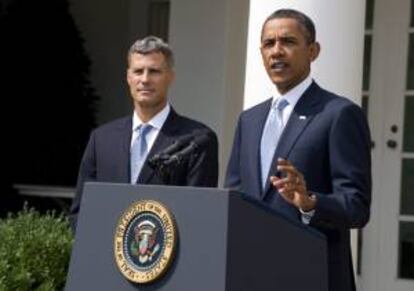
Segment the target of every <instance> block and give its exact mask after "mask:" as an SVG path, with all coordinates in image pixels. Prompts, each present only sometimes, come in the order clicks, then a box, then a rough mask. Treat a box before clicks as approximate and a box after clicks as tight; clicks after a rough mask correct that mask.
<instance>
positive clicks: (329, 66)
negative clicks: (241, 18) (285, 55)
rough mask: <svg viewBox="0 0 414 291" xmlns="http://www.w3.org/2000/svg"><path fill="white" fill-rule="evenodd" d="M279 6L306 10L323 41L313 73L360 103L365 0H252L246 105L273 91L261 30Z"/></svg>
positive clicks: (260, 99) (321, 82) (323, 85)
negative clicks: (264, 61) (265, 62)
mask: <svg viewBox="0 0 414 291" xmlns="http://www.w3.org/2000/svg"><path fill="white" fill-rule="evenodd" d="M280 8H293V9H297V10H299V11H302V12H304V13H305V14H307V15H308V16H310V18H311V19H312V20H313V21H314V23H315V26H316V38H317V41H319V42H320V44H321V53H320V55H319V58H318V59H317V60H316V61H315V62H314V63H313V66H312V76H313V77H314V79H315V80H316V81H317V82H318V84H319V85H321V86H322V87H324V88H325V89H328V90H330V91H333V92H335V93H337V94H340V95H343V96H345V97H348V98H350V99H352V100H354V101H355V102H356V103H360V99H361V87H362V59H363V46H364V20H365V1H361V0H338V1H328V0H312V1H309V0H265V1H264V0H251V1H250V13H249V28H248V29H249V35H248V43H247V65H246V81H245V88H244V108H249V107H251V106H253V105H255V104H257V103H259V102H261V101H263V100H265V99H267V98H268V97H269V96H270V95H271V93H270V92H271V91H270V90H271V88H272V86H273V84H272V83H271V82H270V81H269V78H268V76H267V75H266V72H265V70H264V68H263V63H262V58H261V56H260V51H259V45H260V31H261V28H262V24H263V22H264V20H265V19H266V17H267V16H268V15H270V14H271V13H272V12H273V11H275V10H277V9H280Z"/></svg>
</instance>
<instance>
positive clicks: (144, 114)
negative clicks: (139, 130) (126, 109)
mask: <svg viewBox="0 0 414 291" xmlns="http://www.w3.org/2000/svg"><path fill="white" fill-rule="evenodd" d="M166 105H167V102H165V103H163V104H161V105H160V106H156V107H155V106H151V107H142V106H137V105H136V106H135V112H136V113H137V115H138V117H139V119H141V121H142V122H143V123H147V122H148V121H150V120H151V119H152V118H153V117H154V116H155V115H157V114H158V113H159V112H160V111H161V110H163V109H164V108H165V106H166Z"/></svg>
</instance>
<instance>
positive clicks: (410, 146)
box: [403, 96, 414, 152]
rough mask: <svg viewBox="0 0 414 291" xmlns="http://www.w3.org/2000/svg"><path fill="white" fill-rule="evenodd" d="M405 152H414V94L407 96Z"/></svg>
mask: <svg viewBox="0 0 414 291" xmlns="http://www.w3.org/2000/svg"><path fill="white" fill-rule="evenodd" d="M403 138H404V143H403V150H404V152H414V96H406V97H405V110H404V137H403Z"/></svg>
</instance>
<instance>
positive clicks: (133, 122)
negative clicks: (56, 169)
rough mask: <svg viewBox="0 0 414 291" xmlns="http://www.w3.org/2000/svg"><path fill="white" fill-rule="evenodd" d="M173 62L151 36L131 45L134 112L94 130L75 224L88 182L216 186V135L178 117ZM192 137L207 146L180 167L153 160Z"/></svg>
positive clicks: (169, 53)
mask: <svg viewBox="0 0 414 291" xmlns="http://www.w3.org/2000/svg"><path fill="white" fill-rule="evenodd" d="M173 63H174V61H173V53H172V51H171V49H170V48H169V46H168V45H167V44H166V43H165V42H163V41H162V40H161V39H159V38H157V37H153V36H150V37H146V38H144V39H142V40H138V41H136V42H135V43H134V44H133V45H132V46H131V48H130V50H129V52H128V69H127V81H128V85H129V89H130V93H131V96H132V99H133V104H134V113H133V114H131V116H127V117H124V118H120V119H117V120H115V121H112V122H109V123H107V124H104V125H102V126H100V127H99V128H97V129H95V130H94V131H93V132H92V134H91V137H90V140H89V143H88V145H87V147H86V150H85V153H84V155H83V158H82V162H81V165H80V170H79V177H78V183H77V193H76V197H75V199H74V200H73V204H72V208H71V218H72V222H73V223H72V224H73V226H75V224H76V217H77V214H78V212H79V208H80V202H81V196H82V190H83V184H84V182H86V181H100V182H115V183H132V184H136V183H140V184H166V185H178V186H186V185H188V186H203V187H216V186H217V180H218V142H217V137H216V134H215V133H214V132H213V131H212V130H211V129H209V128H208V127H207V126H205V125H203V124H202V123H200V122H197V121H195V120H191V119H189V118H186V117H184V116H180V115H178V114H177V113H176V112H175V111H174V109H173V108H172V107H171V106H170V104H169V102H168V99H167V93H168V88H169V86H170V84H171V83H172V82H173V80H174V71H173ZM191 135H195V136H197V135H202V136H204V138H203V144H200V145H199V147H198V148H197V151H195V152H193V153H192V154H191V155H189V156H187V158H185V159H182V161H181V162H180V163H178V165H173V167H172V168H169V169H166V170H168V175H165V173H166V171H163V172H160V171H158V169H157V168H156V167H154V165H150V163H148V160H149V159H150V158H151V157H153V156H154V155H155V154H157V153H159V152H161V151H162V150H164V149H165V148H167V147H169V146H171V145H172V144H174V142H176V141H177V140H182V138H183V137H185V136H191ZM184 146H187V145H184ZM164 170H165V169H164Z"/></svg>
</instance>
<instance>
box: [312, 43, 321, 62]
mask: <svg viewBox="0 0 414 291" xmlns="http://www.w3.org/2000/svg"><path fill="white" fill-rule="evenodd" d="M320 52H321V46H320V44H319V42H316V41H315V42H314V43H311V44H310V59H311V62H313V61H314V60H316V59H317V58H318V56H319V53H320Z"/></svg>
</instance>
